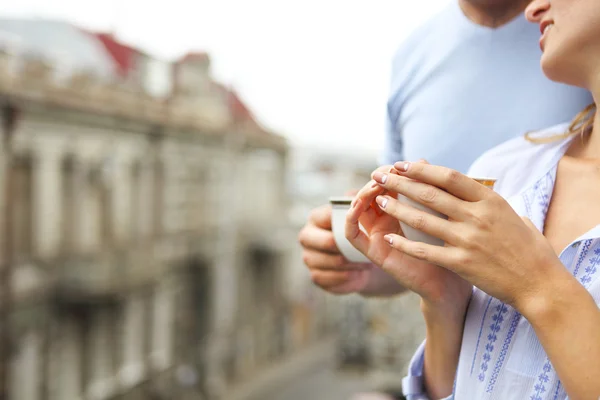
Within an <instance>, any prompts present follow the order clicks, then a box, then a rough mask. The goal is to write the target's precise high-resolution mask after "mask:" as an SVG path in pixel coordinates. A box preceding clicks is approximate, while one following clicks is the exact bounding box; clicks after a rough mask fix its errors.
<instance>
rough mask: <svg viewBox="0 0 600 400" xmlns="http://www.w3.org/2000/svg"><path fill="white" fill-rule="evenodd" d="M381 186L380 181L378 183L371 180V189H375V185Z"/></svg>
mask: <svg viewBox="0 0 600 400" xmlns="http://www.w3.org/2000/svg"><path fill="white" fill-rule="evenodd" d="M377 186H379V183H377V182H376V181H373V180H372V181H371V189H373V188H374V187H377Z"/></svg>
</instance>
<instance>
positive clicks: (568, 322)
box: [301, 0, 600, 400]
mask: <svg viewBox="0 0 600 400" xmlns="http://www.w3.org/2000/svg"><path fill="white" fill-rule="evenodd" d="M525 14H526V17H527V19H528V20H529V21H530V22H533V23H536V24H538V25H539V28H540V35H541V40H540V45H541V47H542V51H543V55H542V59H541V66H542V69H543V71H544V73H545V75H546V76H547V77H548V78H550V79H551V80H553V81H557V82H563V83H566V84H569V85H573V86H579V87H582V88H586V89H588V90H590V91H591V92H592V95H593V96H594V98H595V99H599V98H600V3H598V1H597V0H551V1H548V0H534V1H533V2H531V4H529V5H528V7H527V9H526V11H525ZM541 100H542V99H540V101H541ZM393 168H394V169H393V173H391V172H390V171H391V170H390V166H386V167H382V168H380V169H378V170H377V171H375V172H374V173H373V175H372V178H373V181H374V182H370V183H369V184H367V185H366V186H365V187H364V188H363V189H361V190H360V192H359V193H358V195H357V196H356V198H355V200H354V202H353V206H352V208H351V210H350V211H349V213H348V216H347V224H346V225H347V226H346V236H347V238H348V239H349V240H350V241H351V242H352V243H353V244H354V245H355V246H356V247H357V248H358V249H359V250H360V251H361V252H362V253H364V254H365V255H367V257H368V258H369V259H370V260H371V261H372V262H373V264H374V265H363V266H355V268H354V269H352V270H349V271H345V272H344V274H345V275H346V277H347V278H348V277H351V279H348V280H347V282H346V283H343V282H344V280H343V279H342V280H339V282H340V285H341V286H343V285H346V287H344V288H343V290H342V289H340V292H348V291H352V290H354V291H358V292H361V293H366V294H368V293H369V292H370V293H371V294H385V293H386V292H390V293H393V292H394V291H397V290H398V289H397V285H398V283H399V284H400V285H402V286H403V287H405V288H407V289H409V290H411V291H413V292H415V293H417V294H419V295H420V296H421V299H422V300H421V311H422V314H423V316H424V319H425V324H426V332H427V336H426V340H425V342H424V343H423V344H422V345H421V347H420V348H419V349H418V350H417V352H416V354H415V356H414V357H413V360H412V362H411V365H410V367H409V375H408V376H407V377H405V378H404V380H403V391H404V394H405V396H407V398H408V399H409V400H420V399H432V400H433V399H442V398H448V399H458V400H462V399H498V400H501V399H502V400H504V399H509V400H510V399H514V400H520V399H532V400H542V399H544V400H545V399H561V400H564V399H571V400H575V399H576V400H587V399H590V400H592V399H594V400H595V399H598V398H599V397H600V308H599V304H600V117H598V116H597V110H596V106H595V105H591V106H590V107H588V108H587V109H585V110H583V111H582V113H581V114H580V115H579V116H578V117H577V118H576V119H575V120H574V121H573V122H572V123H571V124H570V125H568V124H567V125H561V126H556V127H552V128H548V129H546V130H542V131H539V132H534V133H528V134H525V135H524V136H522V137H520V138H516V139H513V140H511V141H508V142H506V143H504V144H501V145H500V146H498V147H495V148H493V149H492V150H491V151H488V152H486V153H485V154H484V155H483V156H481V157H480V158H478V160H477V161H476V162H475V163H474V164H473V165H472V166H471V168H470V170H469V172H468V174H467V175H473V176H491V177H494V178H497V179H498V182H497V185H496V188H495V190H494V191H492V190H490V189H488V188H486V187H484V186H482V185H480V184H479V183H477V182H476V181H474V180H472V179H470V178H469V177H468V176H466V175H463V174H462V173H460V172H457V171H456V170H452V169H449V168H445V167H440V166H436V165H432V164H428V163H423V162H414V163H413V162H397V163H396V164H394V166H393ZM396 194H402V195H404V196H407V197H409V198H411V199H413V200H415V201H418V202H420V203H422V204H424V205H426V206H428V207H430V208H432V209H434V210H436V211H439V212H440V213H442V214H445V215H447V216H448V220H445V219H440V218H438V217H435V216H432V215H430V214H427V213H423V212H421V211H418V210H416V209H413V208H410V207H408V206H405V205H402V204H401V203H399V202H398V201H397V200H396ZM373 200H375V202H376V204H377V207H378V208H379V209H381V210H383V214H382V213H378V212H375V210H374V206H373ZM359 221H360V222H361V223H362V224H363V225H364V226H365V228H366V230H367V233H366V234H365V233H362V232H361V231H360V230H359V229H358V222H359ZM399 221H402V222H404V223H407V224H408V225H411V226H413V227H415V228H417V229H419V230H421V231H423V232H425V233H428V234H430V235H432V236H435V237H438V238H440V239H442V240H443V241H444V242H445V243H446V244H445V246H444V247H436V246H431V245H426V244H422V243H417V242H412V241H409V240H407V239H406V238H404V237H403V236H402V232H401V230H400V228H399ZM301 239H302V234H301ZM305 261H306V260H305ZM325 275H326V274H321V275H318V274H317V276H319V279H323V278H324V277H325ZM329 276H332V277H333V275H332V274H330V275H329ZM390 277H393V278H395V279H394V280H393V282H392V280H391V279H390ZM313 278H314V276H313ZM337 280H338V278H337V277H336V278H334V279H332V281H337ZM333 286H335V285H333ZM333 286H331V287H333ZM348 286H352V288H349V287H348ZM332 291H334V290H332Z"/></svg>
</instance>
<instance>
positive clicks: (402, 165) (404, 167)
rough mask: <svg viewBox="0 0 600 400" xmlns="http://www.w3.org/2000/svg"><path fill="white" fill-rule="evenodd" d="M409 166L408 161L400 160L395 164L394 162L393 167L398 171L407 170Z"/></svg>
mask: <svg viewBox="0 0 600 400" xmlns="http://www.w3.org/2000/svg"><path fill="white" fill-rule="evenodd" d="M409 167H410V163H407V162H405V161H402V162H400V161H399V162H397V163H396V164H394V168H396V169H397V170H398V171H404V172H406V171H408V168H409Z"/></svg>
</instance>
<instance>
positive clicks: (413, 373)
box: [402, 341, 454, 400]
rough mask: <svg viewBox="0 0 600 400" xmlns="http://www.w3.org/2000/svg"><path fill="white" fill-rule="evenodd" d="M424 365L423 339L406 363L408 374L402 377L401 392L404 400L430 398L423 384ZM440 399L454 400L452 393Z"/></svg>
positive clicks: (427, 399)
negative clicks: (408, 362)
mask: <svg viewBox="0 0 600 400" xmlns="http://www.w3.org/2000/svg"><path fill="white" fill-rule="evenodd" d="M424 365H425V341H423V343H421V345H420V346H419V348H418V349H417V351H416V352H415V355H414V356H413V358H412V359H411V360H410V364H409V365H408V375H407V376H405V377H404V378H402V394H403V395H404V396H405V397H406V400H430V399H429V397H427V393H425V387H424V386H423V366H424ZM440 400H454V395H453V394H452V395H450V396H448V397H444V398H443V399H440Z"/></svg>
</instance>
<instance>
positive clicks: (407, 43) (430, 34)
mask: <svg viewBox="0 0 600 400" xmlns="http://www.w3.org/2000/svg"><path fill="white" fill-rule="evenodd" d="M451 15H452V8H451V7H450V6H445V7H444V8H443V9H442V10H440V11H438V12H437V13H435V14H434V15H432V16H431V17H429V18H428V19H427V20H425V21H424V22H423V23H421V24H420V25H419V26H418V27H417V28H416V29H414V30H413V31H412V32H411V33H410V34H409V35H408V36H407V37H406V38H404V40H403V41H402V42H401V43H400V45H399V46H398V48H397V49H396V51H395V53H394V64H397V63H398V62H406V60H405V56H407V55H409V54H412V53H414V51H415V50H417V49H423V50H425V49H424V47H427V46H426V44H427V42H428V41H429V40H430V39H434V40H435V38H438V37H439V36H440V35H439V32H440V31H441V30H443V29H446V28H447V27H449V26H451V25H452V24H450V23H449V21H447V19H448V18H449V17H450V16H451ZM425 51H426V50H425Z"/></svg>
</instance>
